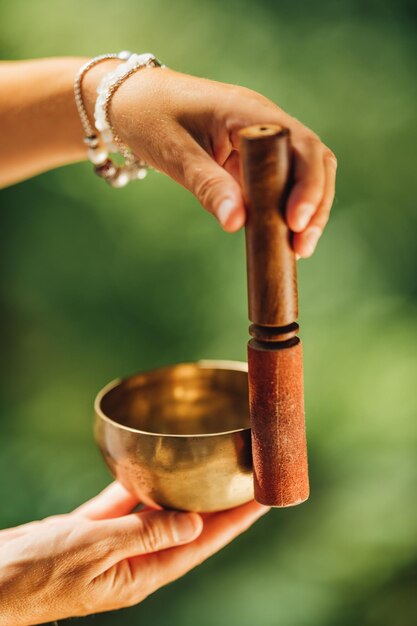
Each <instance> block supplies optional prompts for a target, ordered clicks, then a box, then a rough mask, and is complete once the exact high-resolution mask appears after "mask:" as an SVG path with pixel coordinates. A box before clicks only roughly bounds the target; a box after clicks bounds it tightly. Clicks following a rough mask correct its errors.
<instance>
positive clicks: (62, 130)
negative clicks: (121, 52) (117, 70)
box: [0, 57, 117, 186]
mask: <svg viewBox="0 0 417 626" xmlns="http://www.w3.org/2000/svg"><path fill="white" fill-rule="evenodd" d="M85 61H86V59H84V58H81V57H80V58H70V57H69V58H53V59H35V60H31V61H11V62H3V63H0V137H1V141H0V186H6V185H9V184H12V183H15V182H18V181H20V180H23V179H25V178H28V177H30V176H34V175H35V174H39V173H41V172H44V171H46V170H49V169H52V168H54V167H59V166H61V165H65V164H67V163H73V162H75V161H80V160H83V159H85V157H86V147H85V145H84V144H83V132H82V127H81V123H80V119H79V116H78V111H77V108H76V105H75V99H74V78H75V76H76V73H77V71H78V70H79V68H80V67H81V65H82V64H83V63H84V62H85ZM115 63H116V64H117V61H114V60H109V61H106V62H103V63H101V64H100V65H99V66H97V67H95V68H93V69H92V70H91V71H90V72H88V74H87V76H86V78H85V80H84V84H83V95H84V98H85V102H86V106H87V109H88V112H89V113H90V115H91V113H92V110H93V106H94V100H95V89H96V86H97V83H98V81H99V80H100V77H101V76H102V75H103V74H104V73H105V72H107V71H108V70H109V69H111V67H112V66H113V65H114V64H115Z"/></svg>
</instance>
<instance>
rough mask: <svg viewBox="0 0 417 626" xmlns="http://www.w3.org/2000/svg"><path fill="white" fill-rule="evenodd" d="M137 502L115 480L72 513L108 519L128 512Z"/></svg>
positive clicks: (94, 518)
mask: <svg viewBox="0 0 417 626" xmlns="http://www.w3.org/2000/svg"><path fill="white" fill-rule="evenodd" d="M137 504H139V500H138V498H137V497H136V496H133V495H132V494H131V493H129V492H128V491H127V489H125V488H124V487H123V485H121V484H120V483H119V482H117V481H115V482H114V483H111V484H110V485H108V486H107V487H106V488H105V489H104V490H103V491H102V492H101V493H99V494H98V495H97V496H95V497H94V498H92V499H91V500H88V502H86V503H85V504H82V505H81V506H79V507H78V508H77V509H75V510H74V511H73V512H72V515H80V516H82V517H87V518H88V519H92V520H102V519H109V518H112V517H120V516H121V515H126V514H127V513H130V512H131V511H132V510H133V509H134V508H135V506H137Z"/></svg>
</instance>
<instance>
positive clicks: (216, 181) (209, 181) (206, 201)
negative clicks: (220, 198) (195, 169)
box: [195, 176, 222, 209]
mask: <svg viewBox="0 0 417 626" xmlns="http://www.w3.org/2000/svg"><path fill="white" fill-rule="evenodd" d="M221 184H222V178H221V176H207V177H203V176H201V177H200V178H199V180H198V182H197V184H196V187H195V193H196V196H197V197H198V199H199V200H200V202H201V204H202V205H203V206H205V207H206V208H210V209H211V205H212V203H213V199H214V195H215V190H216V188H218V187H219V186H220V185H221Z"/></svg>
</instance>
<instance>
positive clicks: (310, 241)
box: [303, 226, 321, 257]
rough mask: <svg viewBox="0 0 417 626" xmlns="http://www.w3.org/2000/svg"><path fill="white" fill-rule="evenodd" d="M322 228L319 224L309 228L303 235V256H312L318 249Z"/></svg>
mask: <svg viewBox="0 0 417 626" xmlns="http://www.w3.org/2000/svg"><path fill="white" fill-rule="evenodd" d="M320 236H321V230H320V228H318V226H312V227H311V228H309V229H308V230H307V231H306V232H305V233H304V237H303V256H304V257H307V256H311V255H312V254H313V252H314V250H315V249H316V246H317V242H318V240H319V239H320Z"/></svg>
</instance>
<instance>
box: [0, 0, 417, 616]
mask: <svg viewBox="0 0 417 626" xmlns="http://www.w3.org/2000/svg"><path fill="white" fill-rule="evenodd" d="M415 7H416V5H415V3H412V2H411V1H405V0H402V1H400V2H395V3H393V2H388V1H376V0H373V1H370V0H363V1H361V2H356V1H355V2H354V1H353V0H351V1H343V2H341V1H340V0H339V1H335V0H333V1H330V0H317V2H315V3H308V2H300V1H291V2H290V0H285V1H282V2H277V1H276V2H272V1H267V0H262V1H259V0H258V2H256V3H250V2H247V1H244V0H241V1H240V2H224V1H222V2H220V1H218V0H213V1H209V0H195V1H194V2H191V1H190V0H188V1H185V0H177V2H175V3H171V2H168V1H167V0H152V2H146V3H145V2H134V1H133V0H119V1H118V2H104V1H103V0H101V2H98V1H97V0H90V1H89V2H81V0H72V2H71V3H68V2H66V3H64V2H59V1H58V2H51V1H47V0H39V1H36V2H25V1H24V0H14V2H12V3H11V2H8V3H6V2H4V3H3V4H1V5H0V25H1V26H0V29H1V43H0V51H1V53H2V56H3V58H14V59H19V58H27V57H41V56H58V55H95V54H98V53H101V52H106V51H110V50H111V51H113V50H119V49H126V48H128V49H133V50H138V51H144V50H151V51H153V52H155V53H156V54H157V55H158V56H159V57H160V58H161V59H163V60H164V61H165V62H166V63H167V64H168V65H170V66H172V67H175V68H178V69H180V70H182V71H184V72H189V73H194V74H197V75H203V76H207V77H210V78H213V79H217V80H222V81H228V82H233V83H238V84H244V85H247V86H249V87H251V88H253V89H256V90H258V91H261V92H262V93H264V94H265V95H267V96H268V97H270V98H271V99H273V100H274V101H276V102H277V103H279V104H280V105H281V106H282V107H283V108H284V109H286V110H287V111H289V112H290V113H291V114H293V115H295V116H296V117H298V118H299V119H302V120H303V121H304V122H305V123H306V124H308V125H310V126H311V127H312V128H314V130H315V131H316V132H318V133H319V134H320V135H321V136H322V137H323V139H324V140H325V141H326V142H327V143H328V144H329V145H330V146H331V147H332V149H333V150H334V151H335V153H336V154H337V156H338V158H339V163H340V166H339V182H338V192H337V198H336V203H335V206H334V210H333V217H332V220H331V223H330V225H329V227H328V230H327V233H326V236H325V237H324V238H323V240H322V241H321V243H320V246H319V249H318V251H317V254H316V255H315V257H314V258H313V259H312V260H310V261H308V262H306V261H303V262H300V263H299V274H300V294H301V307H300V308H301V314H302V317H301V324H302V337H303V340H304V349H305V377H306V404H307V407H306V408H307V419H308V435H309V451H310V466H311V478H312V486H311V487H312V492H311V499H310V501H309V502H308V503H307V504H304V505H303V506H301V507H298V508H294V509H289V510H282V511H274V512H272V513H271V514H270V515H269V516H268V517H267V518H265V519H264V520H262V521H261V522H259V524H258V525H257V526H256V527H255V528H253V529H251V530H250V531H249V532H248V533H247V534H246V535H245V536H242V537H241V538H239V539H238V540H237V541H236V542H235V543H234V544H233V545H231V546H229V547H228V548H227V549H225V550H224V551H223V552H222V553H221V554H219V555H217V556H216V557H213V558H212V559H211V560H210V561H209V562H208V563H206V564H204V565H203V566H201V567H200V568H198V569H197V570H196V571H195V572H193V573H192V574H190V575H188V576H186V577H185V578H184V579H182V580H180V581H178V582H176V583H174V584H173V585H170V586H169V587H168V588H165V589H163V590H161V591H159V592H158V593H157V594H155V595H153V596H152V597H150V598H149V599H147V600H146V601H145V602H143V603H142V604H141V605H140V606H138V607H134V608H131V609H127V610H125V611H122V612H118V613H113V614H106V615H100V616H96V617H91V618H85V619H84V620H80V622H81V623H86V624H88V623H90V622H91V624H93V623H94V624H100V625H107V624H121V623H123V624H132V625H133V624H137V623H154V624H158V626H163V625H164V624H170V626H176V625H181V626H194V625H195V624H198V625H199V626H215V625H216V626H217V625H220V626H226V625H227V626H253V625H254V624H257V626H275V625H278V624H279V625H280V626H307V625H308V626H314V625H317V626H327V625H328V626H348V625H349V626H350V625H351V624H356V625H357V626H392V625H393V624H395V625H396V626H411V625H413V624H416V623H417V617H416V615H417V603H416V595H415V589H413V587H415V582H416V578H417V576H416V574H417V572H416V567H417V547H416V541H415V538H416V534H415V531H416V522H417V519H416V518H417V506H416V488H417V468H416V461H415V450H416V439H417V427H416V411H417V400H416V392H415V388H416V371H417V358H416V357H417V353H416V339H417V323H416V295H417V294H416V286H417V284H416V269H415V268H416V264H417V263H416V262H417V243H416V227H417V216H416V211H415V206H414V205H415V197H416V175H415V159H414V154H415V145H416V140H417V137H416V125H415V118H414V115H415V103H416V83H415V80H413V79H414V77H415V70H416V58H417V55H416V37H415V26H416V17H417V16H416V8H415ZM1 199H2V210H1V212H0V255H1V257H0V258H1V262H0V267H1V272H2V295H1V299H2V301H1V315H2V324H1V331H2V340H1V346H2V359H1V363H2V378H1V380H2V390H1V411H0V433H1V443H0V446H1V450H0V476H1V478H2V480H1V488H0V493H1V496H2V502H3V505H2V507H1V508H0V524H1V525H2V526H11V525H15V524H19V523H22V522H25V521H28V520H30V519H34V518H39V517H42V516H46V515H48V514H52V513H57V512H64V511H68V510H70V509H71V508H72V507H75V506H76V505H77V504H79V503H80V502H81V501H82V500H84V499H86V498H88V497H90V496H92V495H93V494H95V493H96V492H97V491H98V490H99V489H100V488H101V487H103V486H104V485H105V484H106V483H107V482H108V480H109V476H108V474H107V472H106V470H105V468H104V466H103V463H102V462H101V460H100V458H99V456H98V453H97V451H96V450H95V445H94V443H93V440H92V434H91V412H92V402H93V398H94V395H95V393H96V392H97V390H98V389H99V388H100V387H101V386H103V384H104V383H106V382H107V381H108V380H110V379H112V378H114V377H116V376H120V375H125V374H128V373H133V372H135V371H138V370H141V369H148V368H152V367H154V366H157V365H162V364H168V363H173V362H179V361H185V360H188V359H198V358H201V357H203V358H232V359H233V358H236V359H243V358H245V345H246V339H247V310H246V284H245V266H244V248H243V237H242V233H239V234H237V235H233V236H230V235H226V234H224V233H222V232H221V231H220V229H219V228H218V227H217V225H216V224H215V222H214V220H213V219H212V218H211V217H210V216H208V215H207V214H205V213H204V212H203V211H202V210H201V209H200V208H199V206H198V204H197V202H196V200H195V199H194V198H193V197H192V196H191V195H190V194H188V193H187V192H186V191H184V190H183V189H182V188H180V187H179V186H177V185H176V184H175V183H173V182H172V181H170V180H168V179H167V178H165V177H163V176H162V175H159V174H156V173H154V174H151V175H150V176H149V177H148V179H147V180H146V181H144V182H143V183H141V184H137V185H131V186H129V187H128V188H127V189H125V190H121V191H113V190H111V189H109V188H107V187H106V186H105V185H104V184H103V183H102V182H101V181H99V180H96V179H95V178H94V176H93V175H92V174H91V171H90V167H89V166H88V165H87V164H78V165H74V166H71V167H67V168H64V169H61V170H57V171H53V172H50V173H47V174H44V175H42V176H39V177H37V178H35V179H33V180H29V181H27V182H25V183H23V184H20V185H16V186H14V187H11V188H9V189H5V190H3V191H2V193H1Z"/></svg>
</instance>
